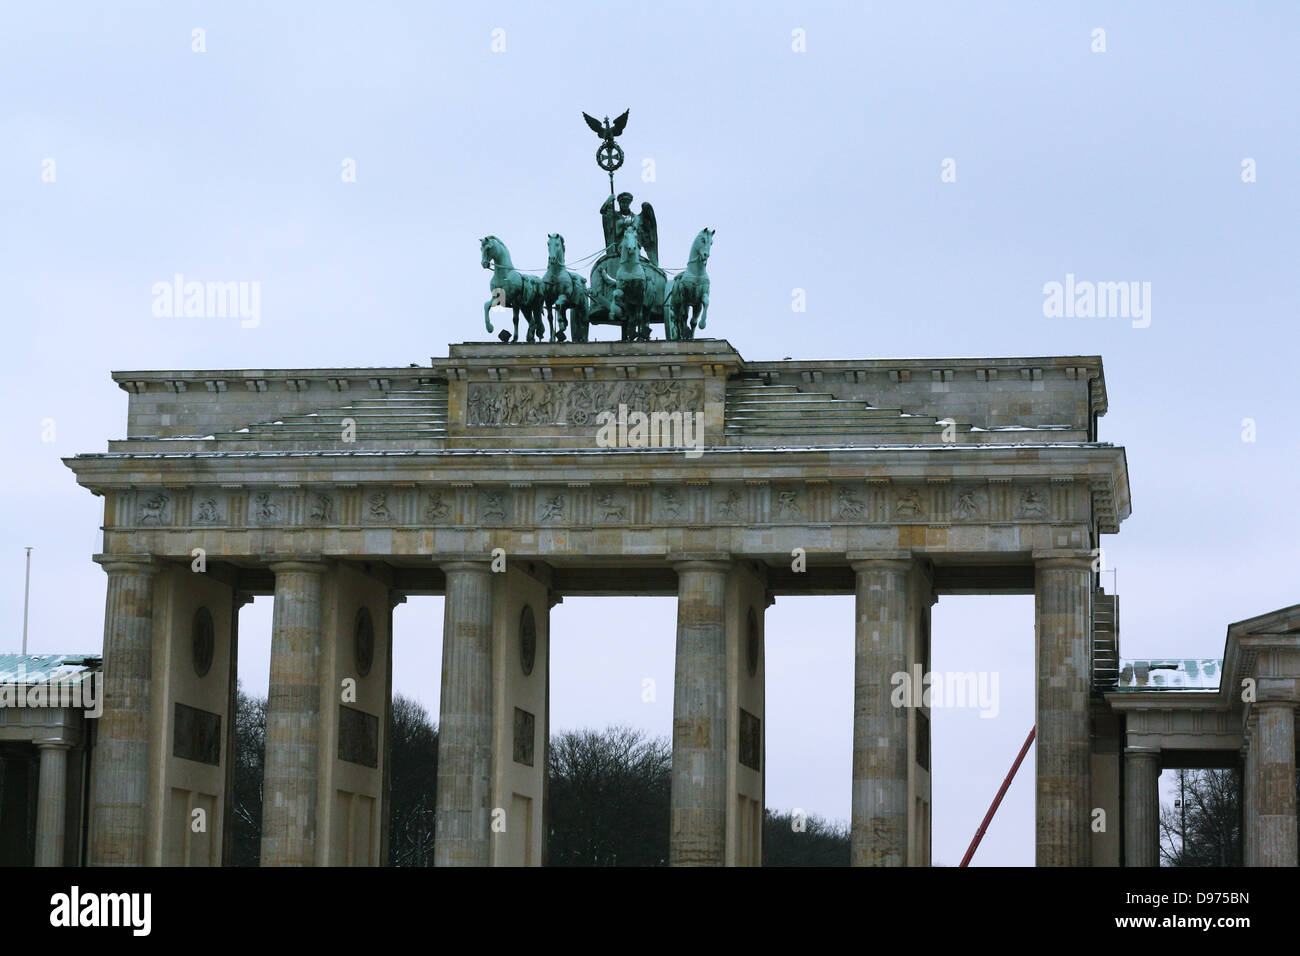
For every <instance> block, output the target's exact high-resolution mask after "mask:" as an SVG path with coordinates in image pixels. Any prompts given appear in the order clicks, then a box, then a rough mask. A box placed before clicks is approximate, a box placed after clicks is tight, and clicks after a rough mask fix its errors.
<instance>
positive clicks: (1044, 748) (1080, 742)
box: [1034, 551, 1092, 866]
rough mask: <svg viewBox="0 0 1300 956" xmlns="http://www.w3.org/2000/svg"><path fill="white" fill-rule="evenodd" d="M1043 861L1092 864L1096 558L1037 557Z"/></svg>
mask: <svg viewBox="0 0 1300 956" xmlns="http://www.w3.org/2000/svg"><path fill="white" fill-rule="evenodd" d="M1034 559H1035V567H1036V572H1037V573H1036V582H1035V587H1034V609H1035V615H1036V625H1037V626H1036V631H1037V633H1036V645H1037V648H1036V649H1037V654H1036V656H1037V661H1038V673H1037V697H1036V700H1037V728H1038V733H1037V761H1038V775H1037V776H1038V787H1037V813H1036V816H1037V840H1038V853H1037V860H1038V865H1039V866H1088V865H1089V864H1090V863H1091V858H1092V853H1091V847H1090V846H1089V838H1090V832H1091V831H1090V829H1089V822H1090V818H1089V811H1090V802H1091V795H1090V790H1091V786H1090V784H1091V780H1090V778H1091V773H1090V767H1089V763H1090V760H1091V755H1090V753H1089V746H1090V741H1089V712H1088V688H1089V683H1090V677H1091V674H1090V670H1091V666H1092V662H1091V661H1090V660H1089V648H1090V647H1091V641H1090V640H1089V634H1088V631H1089V629H1090V627H1091V626H1092V613H1091V601H1092V556H1091V555H1090V554H1087V553H1079V552H1051V551H1049V552H1036V553H1035V554H1034Z"/></svg>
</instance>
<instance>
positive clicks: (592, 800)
mask: <svg viewBox="0 0 1300 956" xmlns="http://www.w3.org/2000/svg"><path fill="white" fill-rule="evenodd" d="M672 757H673V754H672V745H671V744H670V743H669V741H668V740H667V739H665V738H662V737H660V738H650V737H647V736H646V735H645V733H644V732H642V731H640V730H634V729H632V728H630V727H610V728H609V729H607V730H605V731H597V730H570V731H565V732H564V733H561V734H558V735H557V736H555V737H554V738H552V740H551V746H550V753H549V763H548V773H549V788H550V792H549V794H548V814H549V820H548V827H549V832H548V840H547V861H548V863H549V865H551V866H666V865H667V863H668V831H669V802H670V796H671V791H672Z"/></svg>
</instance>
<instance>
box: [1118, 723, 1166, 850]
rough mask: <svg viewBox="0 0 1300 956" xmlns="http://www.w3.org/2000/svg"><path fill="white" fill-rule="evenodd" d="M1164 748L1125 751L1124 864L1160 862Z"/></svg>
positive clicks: (1136, 748)
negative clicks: (1162, 753) (1162, 756)
mask: <svg viewBox="0 0 1300 956" xmlns="http://www.w3.org/2000/svg"><path fill="white" fill-rule="evenodd" d="M1159 785H1160V751H1158V750H1143V749H1141V748H1138V747H1129V748H1127V749H1126V750H1125V751H1124V865H1125V866H1159V865H1160V786H1159Z"/></svg>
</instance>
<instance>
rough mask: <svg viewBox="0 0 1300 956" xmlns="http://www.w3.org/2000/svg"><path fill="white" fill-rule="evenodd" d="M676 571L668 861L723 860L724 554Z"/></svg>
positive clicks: (679, 566) (727, 564)
mask: <svg viewBox="0 0 1300 956" xmlns="http://www.w3.org/2000/svg"><path fill="white" fill-rule="evenodd" d="M673 567H674V568H675V569H676V571H677V659H676V667H675V671H674V678H673V769H672V775H673V776H672V818H671V819H672V829H671V835H670V840H669V851H668V859H669V863H670V864H671V865H672V866H722V865H723V864H724V863H725V862H726V848H727V749H726V748H727V634H726V615H725V605H724V601H725V598H726V592H727V572H728V571H729V570H730V568H731V564H730V562H729V561H726V560H687V561H679V562H677V563H675V564H674V565H673Z"/></svg>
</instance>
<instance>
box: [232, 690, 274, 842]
mask: <svg viewBox="0 0 1300 956" xmlns="http://www.w3.org/2000/svg"><path fill="white" fill-rule="evenodd" d="M265 766H266V698H265V697H250V696H249V695H247V694H245V693H244V691H243V689H242V682H240V684H239V685H237V686H236V690H235V780H234V784H233V787H234V794H233V800H234V802H233V806H232V808H231V809H232V820H231V823H232V828H233V830H234V833H233V834H232V836H233V838H234V839H233V841H232V844H231V864H232V865H233V866H257V865H258V864H259V863H260V861H261V855H262V771H263V770H264V768H265Z"/></svg>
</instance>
